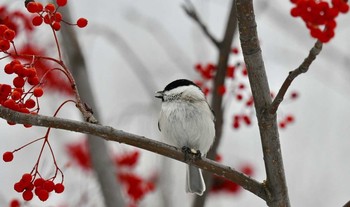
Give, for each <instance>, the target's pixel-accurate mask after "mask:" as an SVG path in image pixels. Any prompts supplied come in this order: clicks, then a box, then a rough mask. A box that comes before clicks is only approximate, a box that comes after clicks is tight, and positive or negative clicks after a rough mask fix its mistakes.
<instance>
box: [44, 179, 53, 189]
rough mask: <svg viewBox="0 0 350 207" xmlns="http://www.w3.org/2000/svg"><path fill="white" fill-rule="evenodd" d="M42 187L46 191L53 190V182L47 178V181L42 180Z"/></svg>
mask: <svg viewBox="0 0 350 207" xmlns="http://www.w3.org/2000/svg"><path fill="white" fill-rule="evenodd" d="M43 188H44V189H45V190H46V191H48V192H51V191H53V190H54V189H55V184H54V183H53V182H52V181H51V180H47V181H45V182H44V184H43Z"/></svg>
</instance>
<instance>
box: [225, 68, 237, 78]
mask: <svg viewBox="0 0 350 207" xmlns="http://www.w3.org/2000/svg"><path fill="white" fill-rule="evenodd" d="M234 75H235V66H228V67H227V69H226V76H227V77H229V78H234Z"/></svg>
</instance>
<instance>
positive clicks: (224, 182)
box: [210, 155, 254, 194]
mask: <svg viewBox="0 0 350 207" xmlns="http://www.w3.org/2000/svg"><path fill="white" fill-rule="evenodd" d="M217 158H219V159H216V161H218V162H220V161H221V159H222V157H221V156H218V155H217ZM240 171H241V172H242V173H244V174H246V175H248V176H252V175H253V173H254V170H253V167H252V166H251V165H250V164H244V165H243V166H241V167H240ZM241 189H242V188H241V186H239V185H238V184H237V183H234V182H232V181H230V180H228V179H226V178H223V177H219V176H217V175H213V184H212V186H211V189H210V192H213V193H219V192H227V193H232V194H237V193H238V192H239V191H240V190H241Z"/></svg>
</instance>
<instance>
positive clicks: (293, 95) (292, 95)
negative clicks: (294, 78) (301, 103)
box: [290, 92, 299, 99]
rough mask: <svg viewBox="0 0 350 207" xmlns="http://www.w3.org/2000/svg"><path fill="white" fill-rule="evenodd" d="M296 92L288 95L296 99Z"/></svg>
mask: <svg viewBox="0 0 350 207" xmlns="http://www.w3.org/2000/svg"><path fill="white" fill-rule="evenodd" d="M298 96H299V95H298V93H297V92H293V93H292V94H291V95H290V97H291V98H292V99H296V98H298Z"/></svg>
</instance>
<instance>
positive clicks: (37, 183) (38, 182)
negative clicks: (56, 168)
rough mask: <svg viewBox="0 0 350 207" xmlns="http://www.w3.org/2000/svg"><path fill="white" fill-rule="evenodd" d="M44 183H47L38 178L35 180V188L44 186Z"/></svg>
mask: <svg viewBox="0 0 350 207" xmlns="http://www.w3.org/2000/svg"><path fill="white" fill-rule="evenodd" d="M44 182H45V180H44V179H42V178H37V179H35V181H34V186H35V187H39V186H42V185H43V184H44Z"/></svg>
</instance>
